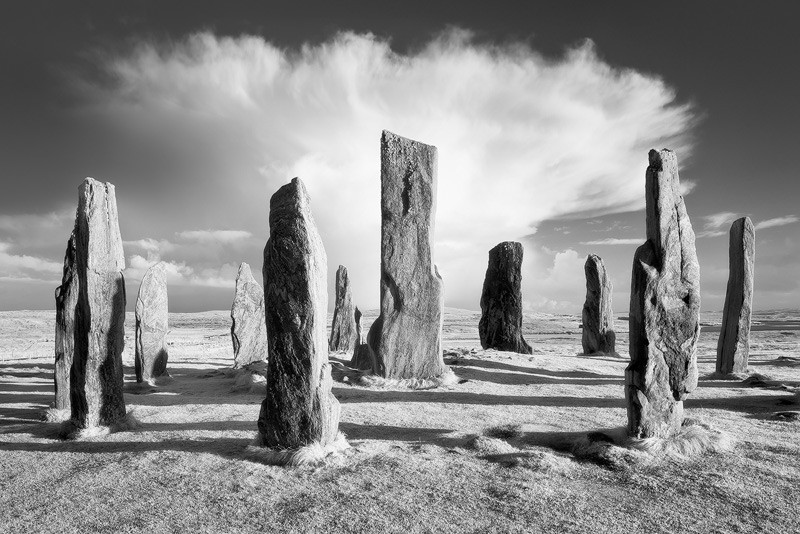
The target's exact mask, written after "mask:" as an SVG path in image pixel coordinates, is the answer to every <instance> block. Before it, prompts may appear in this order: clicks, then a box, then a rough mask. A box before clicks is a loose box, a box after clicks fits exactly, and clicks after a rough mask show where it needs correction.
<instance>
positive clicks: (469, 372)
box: [456, 366, 623, 386]
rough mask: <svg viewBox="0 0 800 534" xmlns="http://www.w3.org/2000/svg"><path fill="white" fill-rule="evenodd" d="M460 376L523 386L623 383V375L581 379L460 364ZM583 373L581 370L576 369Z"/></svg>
mask: <svg viewBox="0 0 800 534" xmlns="http://www.w3.org/2000/svg"><path fill="white" fill-rule="evenodd" d="M456 370H457V374H458V376H459V378H466V379H467V380H479V381H481V382H492V383H495V384H504V385H510V386H511V385H513V386H523V385H533V384H574V385H580V386H599V385H604V384H622V383H623V380H622V377H615V378H595V377H598V376H603V375H595V374H592V373H587V374H590V375H591V376H592V378H587V379H579V378H559V377H556V376H554V375H553V374H552V372H549V376H539V373H538V371H540V370H541V369H530V370H528V371H527V372H525V373H518V372H496V373H493V372H488V371H484V370H481V369H476V368H474V367H465V366H458V367H456ZM576 373H581V371H576Z"/></svg>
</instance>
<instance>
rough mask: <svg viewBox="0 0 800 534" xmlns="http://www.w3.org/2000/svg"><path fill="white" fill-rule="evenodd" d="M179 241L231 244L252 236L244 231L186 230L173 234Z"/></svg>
mask: <svg viewBox="0 0 800 534" xmlns="http://www.w3.org/2000/svg"><path fill="white" fill-rule="evenodd" d="M175 235H176V236H177V237H178V238H179V239H185V240H187V241H197V242H200V243H207V242H210V241H217V242H220V243H232V242H234V241H241V240H243V239H249V238H251V237H253V234H251V233H250V232H247V231H245V230H187V231H184V232H177V233H176V234H175Z"/></svg>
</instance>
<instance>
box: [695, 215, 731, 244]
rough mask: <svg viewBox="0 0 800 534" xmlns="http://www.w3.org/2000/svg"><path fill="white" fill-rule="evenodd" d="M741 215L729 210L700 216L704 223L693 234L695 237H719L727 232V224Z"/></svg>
mask: <svg viewBox="0 0 800 534" xmlns="http://www.w3.org/2000/svg"><path fill="white" fill-rule="evenodd" d="M740 217H741V215H740V214H738V213H733V212H730V211H721V212H719V213H713V214H711V215H706V216H704V217H701V219H702V220H703V221H705V223H704V224H703V229H702V230H700V231H698V232H697V233H696V234H695V237H698V238H701V237H719V236H723V235H727V234H728V226H730V225H731V223H733V221H735V220H736V219H738V218H740ZM723 228H724V229H723Z"/></svg>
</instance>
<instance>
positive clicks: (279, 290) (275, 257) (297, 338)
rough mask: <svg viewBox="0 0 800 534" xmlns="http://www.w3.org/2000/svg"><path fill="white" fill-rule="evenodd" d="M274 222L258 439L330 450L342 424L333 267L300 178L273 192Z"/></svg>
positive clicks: (267, 259)
mask: <svg viewBox="0 0 800 534" xmlns="http://www.w3.org/2000/svg"><path fill="white" fill-rule="evenodd" d="M269 225H270V234H269V240H268V241H267V245H266V247H265V248H264V270H263V275H264V303H265V308H266V325H267V338H268V345H269V358H268V361H267V396H266V398H265V399H264V402H263V403H262V404H261V413H260V415H259V418H258V431H259V434H260V440H259V441H260V444H261V445H263V446H267V447H271V448H273V449H298V448H301V447H304V446H307V445H311V444H319V445H321V446H323V447H325V446H327V445H330V444H332V443H333V442H334V441H335V440H336V438H337V435H338V425H339V402H338V401H337V400H336V398H335V397H334V396H333V393H331V386H332V384H333V382H332V380H331V366H330V364H329V363H328V343H327V339H326V333H327V328H326V327H327V321H328V312H327V308H328V291H327V267H328V266H327V256H326V255H325V249H324V248H323V246H322V239H321V238H320V236H319V233H318V232H317V227H316V224H315V223H314V218H313V217H312V215H311V205H310V201H309V197H308V193H306V189H305V186H304V185H303V182H301V181H300V179H299V178H294V179H293V180H292V181H291V183H289V184H287V185H284V186H283V187H281V188H280V189H278V191H277V192H276V193H275V194H274V195H273V196H272V199H271V200H270V210H269Z"/></svg>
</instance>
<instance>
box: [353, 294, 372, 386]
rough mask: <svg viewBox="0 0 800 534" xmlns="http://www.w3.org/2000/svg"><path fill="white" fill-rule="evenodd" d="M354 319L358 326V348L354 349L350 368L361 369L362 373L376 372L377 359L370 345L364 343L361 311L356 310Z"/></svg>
mask: <svg viewBox="0 0 800 534" xmlns="http://www.w3.org/2000/svg"><path fill="white" fill-rule="evenodd" d="M353 319H354V322H355V325H356V339H357V340H358V341H357V342H356V348H355V349H353V357H352V358H351V359H350V367H352V368H353V369H359V370H361V371H372V372H374V370H375V359H374V358H373V356H372V352H371V351H370V350H369V345H367V343H366V342H365V341H364V335H363V333H362V330H361V310H359V309H358V308H356V309H355V312H354V313H353Z"/></svg>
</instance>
